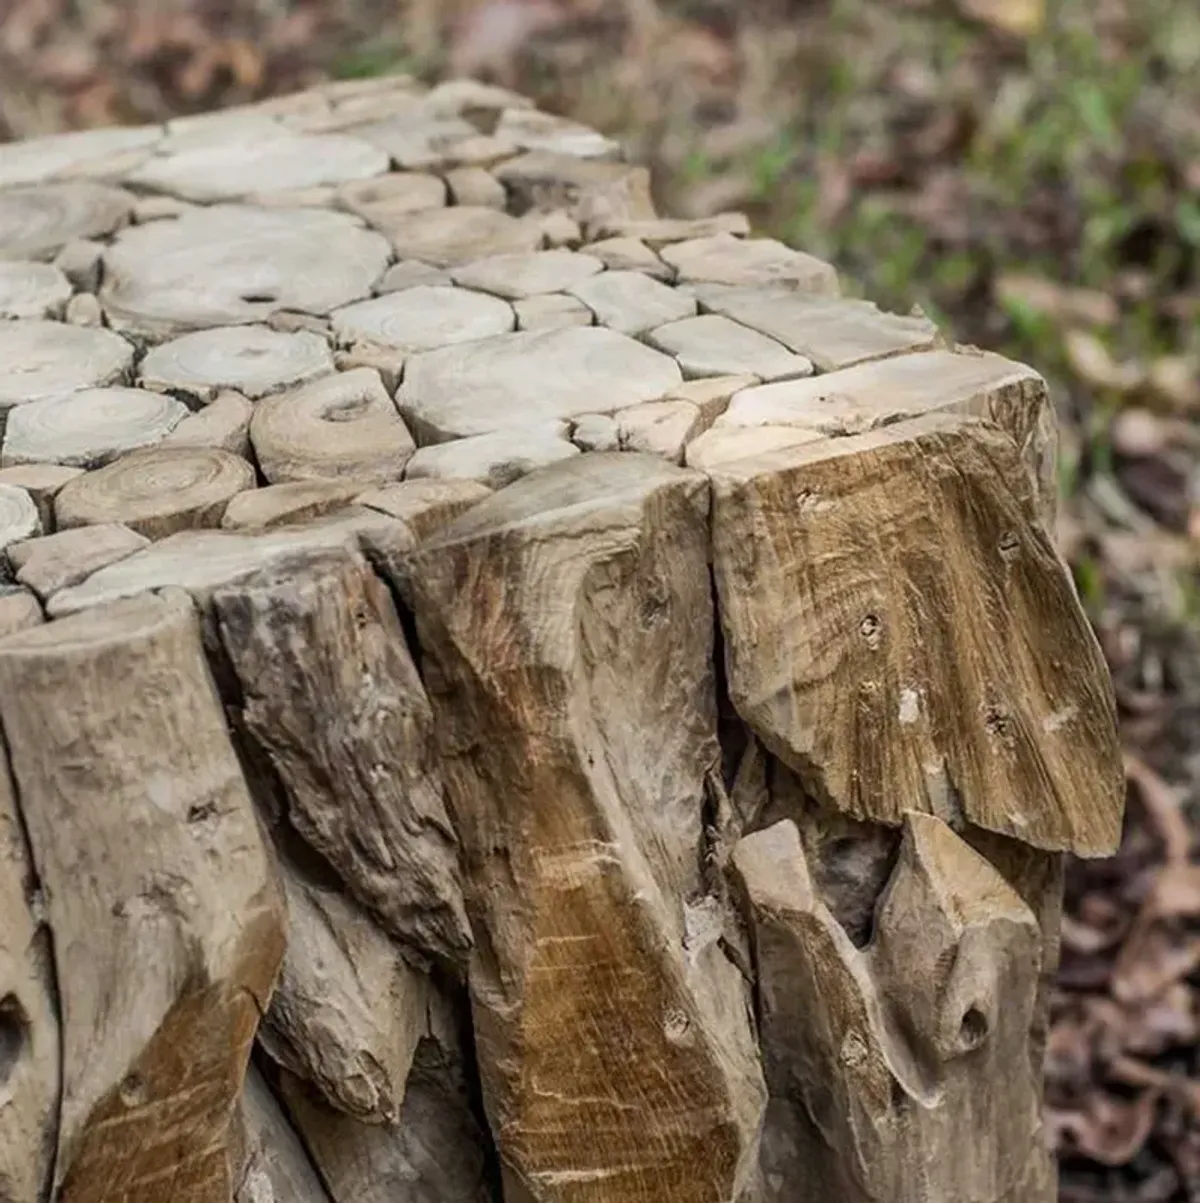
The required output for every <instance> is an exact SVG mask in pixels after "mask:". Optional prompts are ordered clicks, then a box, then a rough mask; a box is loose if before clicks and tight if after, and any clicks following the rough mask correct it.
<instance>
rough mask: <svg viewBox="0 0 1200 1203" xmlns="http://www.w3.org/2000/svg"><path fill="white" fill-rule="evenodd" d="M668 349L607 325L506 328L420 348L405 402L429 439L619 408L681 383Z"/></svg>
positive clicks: (404, 389) (408, 372)
mask: <svg viewBox="0 0 1200 1203" xmlns="http://www.w3.org/2000/svg"><path fill="white" fill-rule="evenodd" d="M682 381H683V376H682V375H681V374H680V371H679V365H678V364H676V362H675V360H673V359H671V358H670V357H669V356H667V355H662V354H660V353H659V352H657V351H652V350H651V349H650V348H649V347H646V346H643V345H642V344H641V343H639V342H635V341H634V340H633V339H632V338H626V337H625V335H623V334H616V333H614V332H613V331H612V330H603V329H601V328H599V327H574V328H570V329H565V330H546V331H530V332H528V333H517V334H505V335H501V336H500V337H498V338H489V339H483V340H481V341H479V342H473V343H466V344H463V345H462V346H458V347H446V348H442V349H440V350H437V351H426V352H423V353H422V354H418V355H414V356H413V357H412V359H411V360H410V361H409V363H408V366H407V367H406V369H405V377H404V383H403V385H402V386H401V388H400V392H399V394H398V395H397V403H398V404H399V406H400V410H401V412H402V413H403V414H404V415H405V417H407V418H409V420H410V421H411V423H412V425H413V429H414V431H416V433H417V435H418V437H419V438H420V440H421V441H422V442H432V443H436V442H443V441H445V440H446V439H453V438H462V437H463V436H464V435H470V434H487V433H489V432H490V431H494V430H504V429H506V428H508V427H512V426H529V425H532V424H534V423H538V422H543V421H553V420H555V419H561V418H569V417H572V416H574V415H575V414H584V413H604V412H609V413H611V412H612V411H613V410H617V409H624V408H625V407H626V406H628V405H635V404H637V402H639V401H652V400H655V399H656V398H658V397H661V396H662V395H663V394H664V393H665V392H667V391H668V390H670V389H672V388H674V387H675V386H677V385H679V384H681V383H682Z"/></svg>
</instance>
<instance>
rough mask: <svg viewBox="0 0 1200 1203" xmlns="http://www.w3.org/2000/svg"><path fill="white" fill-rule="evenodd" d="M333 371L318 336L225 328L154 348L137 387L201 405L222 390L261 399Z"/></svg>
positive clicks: (326, 349)
mask: <svg viewBox="0 0 1200 1203" xmlns="http://www.w3.org/2000/svg"><path fill="white" fill-rule="evenodd" d="M333 370H334V365H333V355H332V354H331V353H330V350H329V344H328V343H326V341H325V340H324V339H323V338H321V337H320V335H318V334H311V333H308V332H307V331H300V332H298V333H296V334H281V333H279V332H277V331H275V330H271V329H268V328H267V327H266V326H227V327H224V328H223V329H217V330H198V331H196V332H195V333H194V334H185V335H183V337H182V338H176V339H174V340H172V341H171V342H169V343H163V344H162V346H160V347H155V348H154V349H153V350H152V351H151V352H150V353H149V354H148V355H147V356H146V358H145V359H144V360H143V361H142V371H141V383H142V384H143V385H144V386H145V387H147V388H151V389H158V390H161V391H163V392H172V393H176V394H178V395H181V396H185V397H194V398H195V399H196V400H197V401H199V402H201V403H205V402H207V401H210V400H212V399H213V398H214V397H215V396H216V395H217V394H218V393H219V392H221V391H223V390H224V389H233V390H234V391H236V392H239V393H241V394H242V395H243V396H245V397H250V398H257V397H264V396H266V395H267V394H269V393H277V392H280V391H281V390H282V389H286V388H291V387H293V386H294V385H297V384H300V383H302V382H304V381H306V380H312V379H314V378H315V377H317V376H324V375H326V374H328V373H329V372H332V371H333Z"/></svg>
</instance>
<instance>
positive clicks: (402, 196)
mask: <svg viewBox="0 0 1200 1203" xmlns="http://www.w3.org/2000/svg"><path fill="white" fill-rule="evenodd" d="M337 202H338V204H339V205H340V206H341V208H343V209H345V210H347V211H348V212H350V213H355V214H357V215H358V216H359V217H361V218H362V219H363V221H365V222H366V223H367V225H369V226H371V227H372V228H373V229H376V230H379V231H380V232H381V233H382V234H385V235H388V234H389V232H390V231H391V230H394V229H399V228H402V227H403V224H404V220H405V218H406V217H407V215H408V214H409V213H416V212H418V211H419V210H421V209H440V208H442V206H443V205H445V203H446V184H445V182H444V181H443V180H440V179H438V177H437V176H436V175H429V174H428V173H426V172H420V171H397V172H392V173H391V174H389V175H381V176H376V178H375V179H372V180H360V181H358V182H357V183H353V184H344V185H343V186H342V187H341V188H339V189H338V190H337ZM501 208H503V206H501Z"/></svg>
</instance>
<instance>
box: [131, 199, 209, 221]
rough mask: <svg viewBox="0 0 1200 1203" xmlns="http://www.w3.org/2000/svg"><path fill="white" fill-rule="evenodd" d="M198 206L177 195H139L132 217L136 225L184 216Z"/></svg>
mask: <svg viewBox="0 0 1200 1203" xmlns="http://www.w3.org/2000/svg"><path fill="white" fill-rule="evenodd" d="M195 208H196V206H195V205H193V204H191V203H190V202H189V201H182V200H180V199H179V198H178V197H175V196H139V197H138V198H137V200H136V201H134V205H133V214H132V218H133V221H134V223H135V224H136V225H142V224H143V223H145V222H148V221H163V220H164V219H166V218H169V217H182V216H183V215H184V214H185V213H191V212H193V211H194V210H195Z"/></svg>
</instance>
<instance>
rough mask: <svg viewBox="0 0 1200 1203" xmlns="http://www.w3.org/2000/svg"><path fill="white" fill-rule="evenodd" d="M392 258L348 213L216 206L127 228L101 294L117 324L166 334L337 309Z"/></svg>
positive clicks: (363, 291)
mask: <svg viewBox="0 0 1200 1203" xmlns="http://www.w3.org/2000/svg"><path fill="white" fill-rule="evenodd" d="M388 257H389V252H388V245H387V241H386V240H385V239H384V238H383V237H382V236H381V235H379V234H376V233H375V232H374V231H372V230H366V229H363V228H362V225H361V223H360V222H359V221H358V219H357V218H355V217H353V216H352V215H350V214H348V213H329V212H322V211H321V210H318V209H282V210H280V209H255V208H251V207H249V206H246V205H214V206H213V207H212V208H208V209H197V210H196V211H195V212H193V213H189V214H187V215H186V216H184V217H181V218H180V219H179V220H178V221H156V222H152V223H150V224H149V225H145V226H134V227H133V228H131V229H128V230H125V231H122V233H121V234H119V235H118V237H117V239H116V241H115V243H114V245H113V246H112V247H111V249H110V250H109V251H108V253H107V254H106V256H105V260H104V270H105V279H104V284H103V286H102V288H101V291H100V299H101V301H102V302H103V304H104V310H105V313H106V314H107V315H108V319H109V321H110V322H111V323H112V325H113V326H114V327H115V328H118V329H129V330H132V331H135V332H136V333H138V334H139V335H141V336H142V337H145V338H149V339H154V340H160V339H163V338H168V337H170V336H171V335H173V334H177V333H181V332H183V331H186V330H202V329H206V328H208V327H210V326H223V325H236V324H245V323H249V322H260V321H263V320H264V319H265V318H266V317H267V316H268V315H270V314H271V313H274V312H275V311H276V310H278V309H292V310H296V311H297V312H301V313H315V314H325V313H328V312H329V311H330V310H331V309H336V308H337V307H338V306H339V305H347V304H349V303H350V302H351V301H356V300H358V299H359V298H361V297H365V296H369V295H370V292H371V285H372V284H373V283H374V282H375V281H376V280H377V279H378V278H379V277H380V276H381V275H382V274H383V271H384V269H385V268H386V267H387V263H388Z"/></svg>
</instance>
